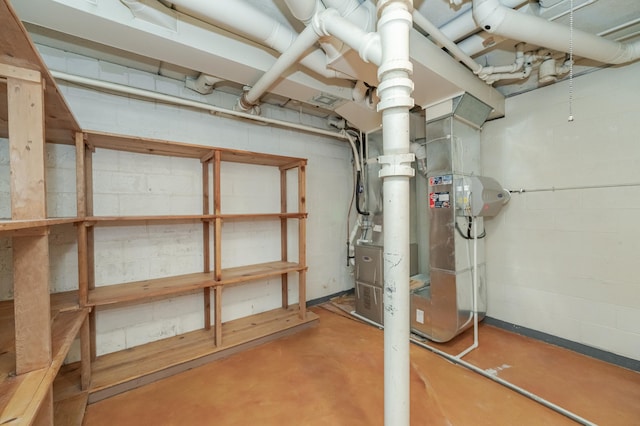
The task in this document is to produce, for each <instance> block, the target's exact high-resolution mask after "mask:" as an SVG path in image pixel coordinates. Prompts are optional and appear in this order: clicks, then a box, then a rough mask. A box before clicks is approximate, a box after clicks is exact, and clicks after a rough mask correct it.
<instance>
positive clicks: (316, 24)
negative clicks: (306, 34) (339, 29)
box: [310, 8, 342, 37]
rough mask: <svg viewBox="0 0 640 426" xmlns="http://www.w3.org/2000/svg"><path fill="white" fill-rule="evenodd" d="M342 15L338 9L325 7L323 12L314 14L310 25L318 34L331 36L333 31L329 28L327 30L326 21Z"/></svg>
mask: <svg viewBox="0 0 640 426" xmlns="http://www.w3.org/2000/svg"><path fill="white" fill-rule="evenodd" d="M341 17H342V15H340V12H338V11H337V10H336V9H332V8H329V9H325V10H323V11H322V12H319V13H316V14H315V15H313V18H311V24H310V25H311V26H312V28H313V30H314V31H315V32H316V34H318V36H320V37H329V36H330V35H331V33H330V32H329V30H327V27H326V22H327V21H329V20H331V19H338V18H341Z"/></svg>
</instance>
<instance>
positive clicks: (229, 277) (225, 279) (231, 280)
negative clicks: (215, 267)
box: [220, 261, 305, 286]
mask: <svg viewBox="0 0 640 426" xmlns="http://www.w3.org/2000/svg"><path fill="white" fill-rule="evenodd" d="M303 269H305V267H304V266H301V265H300V264H298V263H293V262H283V261H276V262H267V263H260V264H256V265H247V266H238V267H235V268H227V269H223V270H222V280H221V281H220V284H221V285H224V286H229V285H234V284H240V283H244V282H247V281H253V280H258V279H263V278H269V277H276V276H278V275H283V274H287V273H289V272H299V271H302V270H303Z"/></svg>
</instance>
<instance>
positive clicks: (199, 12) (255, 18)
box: [132, 0, 350, 78]
mask: <svg viewBox="0 0 640 426" xmlns="http://www.w3.org/2000/svg"><path fill="white" fill-rule="evenodd" d="M132 1H133V0H132ZM171 2H172V3H173V4H174V6H175V7H176V8H177V10H178V11H180V12H182V13H185V14H187V15H190V16H193V17H195V18H198V19H201V20H202V21H205V22H208V23H210V24H212V25H215V26H217V27H220V28H224V29H226V30H228V31H231V32H232V33H234V34H237V35H240V36H242V37H245V38H248V39H250V40H253V41H255V42H258V43H261V44H263V45H265V46H267V47H269V48H271V49H274V50H276V51H278V52H280V53H283V52H285V51H286V50H287V49H288V48H289V46H291V43H293V40H295V38H296V36H297V34H296V33H295V32H294V31H292V30H291V29H289V28H287V27H285V26H283V25H282V24H280V23H279V22H278V21H276V20H275V19H273V18H272V17H270V16H269V15H267V14H265V13H263V12H261V11H259V10H257V9H256V8H254V7H253V6H251V5H250V4H247V3H246V2H244V1H242V0H215V1H200V0H171ZM300 63H301V64H302V65H304V66H305V67H307V68H309V69H310V70H312V71H313V72H315V73H317V74H319V75H321V76H323V77H326V78H350V77H349V76H347V75H346V74H343V73H340V72H338V71H335V70H331V69H329V68H327V66H326V64H327V60H326V56H325V54H324V52H322V51H321V50H320V49H315V50H313V51H311V52H310V53H308V54H307V55H305V57H303V58H302V59H301V60H300Z"/></svg>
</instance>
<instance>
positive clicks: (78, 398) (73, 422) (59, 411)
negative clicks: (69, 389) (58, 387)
mask: <svg viewBox="0 0 640 426" xmlns="http://www.w3.org/2000/svg"><path fill="white" fill-rule="evenodd" d="M88 399H89V394H88V393H87V392H82V393H79V394H77V395H74V396H72V397H70V398H67V399H63V400H60V401H56V402H55V403H54V406H53V413H54V422H53V423H54V424H56V425H64V426H82V420H83V419H84V412H85V410H86V408H87V401H88Z"/></svg>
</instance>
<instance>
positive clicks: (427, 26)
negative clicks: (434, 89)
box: [413, 10, 482, 74]
mask: <svg viewBox="0 0 640 426" xmlns="http://www.w3.org/2000/svg"><path fill="white" fill-rule="evenodd" d="M413 22H414V23H415V24H416V25H417V26H418V27H420V28H422V29H423V30H424V31H426V32H427V34H429V35H430V36H431V37H432V38H433V39H434V40H435V42H436V43H438V44H440V45H442V47H444V48H445V49H447V50H448V51H449V53H451V54H452V55H453V56H454V57H456V58H457V59H458V60H459V61H461V62H462V63H463V64H465V65H466V66H467V67H468V68H469V69H470V70H471V71H473V72H474V73H475V74H478V73H479V72H480V71H482V65H480V64H479V63H477V62H476V61H475V60H474V59H473V58H472V57H471V56H469V55H467V54H466V53H465V52H463V51H462V49H460V48H459V47H458V45H456V44H455V43H454V42H453V41H452V40H451V39H450V38H449V37H447V36H446V35H445V34H444V33H443V32H442V31H441V30H440V29H439V28H438V27H436V26H435V25H434V24H432V23H431V21H429V20H428V19H427V18H426V17H425V16H424V15H423V14H421V13H420V12H418V10H414V11H413Z"/></svg>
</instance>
